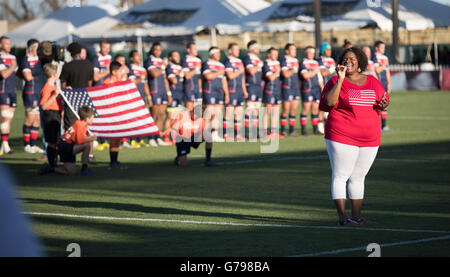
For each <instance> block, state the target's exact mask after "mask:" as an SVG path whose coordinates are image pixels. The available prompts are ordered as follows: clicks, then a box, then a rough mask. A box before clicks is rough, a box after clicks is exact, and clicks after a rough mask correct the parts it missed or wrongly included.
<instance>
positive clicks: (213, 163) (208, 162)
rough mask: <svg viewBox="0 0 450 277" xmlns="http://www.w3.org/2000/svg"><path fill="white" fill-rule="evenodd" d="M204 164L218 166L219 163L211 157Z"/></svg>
mask: <svg viewBox="0 0 450 277" xmlns="http://www.w3.org/2000/svg"><path fill="white" fill-rule="evenodd" d="M204 165H205V166H206V167H216V166H217V164H216V163H215V162H214V161H213V160H211V159H209V160H205V163H204Z"/></svg>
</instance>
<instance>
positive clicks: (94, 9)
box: [6, 4, 118, 47]
mask: <svg viewBox="0 0 450 277" xmlns="http://www.w3.org/2000/svg"><path fill="white" fill-rule="evenodd" d="M116 14H118V10H117V9H116V8H115V7H114V6H112V5H110V4H101V5H98V6H81V7H65V8H62V9H60V10H57V11H55V12H52V13H50V14H48V15H47V16H45V17H41V18H36V19H34V20H32V21H30V22H28V23H26V24H24V25H23V26H21V27H19V28H17V29H14V30H12V31H11V32H8V33H7V34H6V36H8V37H10V38H11V41H12V43H13V44H14V45H15V46H22V47H23V46H26V43H27V41H28V40H29V39H30V38H35V39H38V40H40V41H43V40H50V41H57V42H60V43H65V42H67V41H69V39H70V37H71V36H72V34H74V33H75V32H77V31H78V30H84V31H86V32H87V31H89V30H92V29H95V30H96V31H97V32H99V31H102V30H105V28H111V27H112V26H111V23H112V22H113V19H111V16H114V15H116ZM108 18H109V19H108ZM108 23H109V24H108ZM91 24H92V25H91Z"/></svg>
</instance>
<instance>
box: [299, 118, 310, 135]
mask: <svg viewBox="0 0 450 277" xmlns="http://www.w3.org/2000/svg"><path fill="white" fill-rule="evenodd" d="M307 122H308V115H303V114H301V115H300V126H301V127H302V132H304V131H306V123H307Z"/></svg>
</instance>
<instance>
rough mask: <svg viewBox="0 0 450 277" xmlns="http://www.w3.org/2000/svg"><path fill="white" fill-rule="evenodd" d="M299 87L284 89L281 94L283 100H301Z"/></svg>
mask: <svg viewBox="0 0 450 277" xmlns="http://www.w3.org/2000/svg"><path fill="white" fill-rule="evenodd" d="M298 92H299V91H298V90H297V89H283V90H282V91H281V95H282V98H283V101H287V102H291V101H292V100H300V95H299V93H298Z"/></svg>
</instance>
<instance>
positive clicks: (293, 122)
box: [289, 115, 295, 134]
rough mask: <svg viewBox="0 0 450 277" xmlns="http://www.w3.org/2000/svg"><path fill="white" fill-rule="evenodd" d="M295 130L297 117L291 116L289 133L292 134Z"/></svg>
mask: <svg viewBox="0 0 450 277" xmlns="http://www.w3.org/2000/svg"><path fill="white" fill-rule="evenodd" d="M294 130H295V115H290V116H289V133H290V134H292V133H293V132H294Z"/></svg>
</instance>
